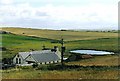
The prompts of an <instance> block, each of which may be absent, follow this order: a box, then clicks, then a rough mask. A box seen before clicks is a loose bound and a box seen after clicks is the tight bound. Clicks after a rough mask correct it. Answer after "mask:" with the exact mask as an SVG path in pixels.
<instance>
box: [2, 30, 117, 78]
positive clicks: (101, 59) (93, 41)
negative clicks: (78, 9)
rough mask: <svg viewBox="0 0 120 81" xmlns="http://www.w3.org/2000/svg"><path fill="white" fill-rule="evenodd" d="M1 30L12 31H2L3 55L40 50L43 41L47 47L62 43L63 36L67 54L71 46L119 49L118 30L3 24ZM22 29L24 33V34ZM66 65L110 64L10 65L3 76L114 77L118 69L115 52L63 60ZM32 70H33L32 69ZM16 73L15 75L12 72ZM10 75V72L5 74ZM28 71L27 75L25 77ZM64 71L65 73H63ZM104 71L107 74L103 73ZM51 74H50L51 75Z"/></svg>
mask: <svg viewBox="0 0 120 81" xmlns="http://www.w3.org/2000/svg"><path fill="white" fill-rule="evenodd" d="M2 30H5V31H9V32H12V33H14V34H2V46H3V47H6V48H7V50H6V51H2V57H3V58H11V57H14V55H16V54H17V53H18V52H20V51H30V49H34V50H41V49H42V46H43V45H45V46H46V47H48V48H52V47H53V46H56V45H57V46H58V47H59V49H60V48H61V44H60V43H58V42H53V41H58V40H60V39H61V37H63V38H64V39H65V43H64V44H65V46H66V52H65V56H68V55H69V54H70V53H69V51H70V50H74V49H95V50H106V51H111V52H115V53H118V52H119V51H118V38H117V36H118V34H117V33H114V32H93V31H92V32H86V31H58V30H37V29H25V28H3V29H2ZM23 33H24V34H23ZM65 64H66V65H78V66H103V67H104V66H110V68H107V69H102V70H101V69H99V68H95V69H94V68H93V69H90V68H89V67H88V69H87V70H86V69H84V68H83V69H80V70H77V69H68V70H62V71H60V70H54V71H49V70H47V71H42V70H34V69H20V70H16V69H11V70H7V71H3V78H4V79H8V78H10V79H11V78H22V79H23V78H44V79H59V78H60V79H69V78H71V79H73V78H74V79H76V78H77V79H78V78H83V79H86V78H87V79H116V78H118V71H117V69H116V68H112V66H118V55H105V56H93V58H91V59H83V60H79V61H73V62H68V63H65ZM31 70H32V71H31ZM14 74H16V75H14ZM8 75H9V76H8ZM25 75H28V77H25ZM64 75H66V76H64ZM106 75H107V76H106ZM50 77H51V78H50Z"/></svg>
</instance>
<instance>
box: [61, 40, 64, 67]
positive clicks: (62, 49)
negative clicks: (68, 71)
mask: <svg viewBox="0 0 120 81" xmlns="http://www.w3.org/2000/svg"><path fill="white" fill-rule="evenodd" d="M61 45H62V46H61V64H62V66H63V55H64V52H65V46H64V41H63V39H62V40H61Z"/></svg>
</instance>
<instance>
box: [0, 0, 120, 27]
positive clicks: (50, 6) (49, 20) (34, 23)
mask: <svg viewBox="0 0 120 81" xmlns="http://www.w3.org/2000/svg"><path fill="white" fill-rule="evenodd" d="M118 1H119V0H0V26H1V27H3V26H9V27H10V26H12V27H13V26H14V27H33V28H44V29H117V28H118Z"/></svg>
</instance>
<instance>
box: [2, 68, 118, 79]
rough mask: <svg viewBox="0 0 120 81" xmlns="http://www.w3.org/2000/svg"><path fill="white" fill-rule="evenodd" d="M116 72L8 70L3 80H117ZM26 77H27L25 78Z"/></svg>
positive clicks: (92, 70) (93, 70) (4, 73)
mask: <svg viewBox="0 0 120 81" xmlns="http://www.w3.org/2000/svg"><path fill="white" fill-rule="evenodd" d="M117 74H118V71H116V70H112V69H110V70H95V69H91V70H90V68H89V69H87V70H86V69H82V70H78V71H77V70H71V71H70V70H66V71H64V70H63V71H61V70H60V71H59V70H58V71H57V70H53V71H41V70H33V69H29V70H17V71H16V70H8V71H4V72H3V75H2V77H3V78H4V79H11V78H13V79H21V78H22V79H117V78H118V76H117ZM26 75H27V76H26Z"/></svg>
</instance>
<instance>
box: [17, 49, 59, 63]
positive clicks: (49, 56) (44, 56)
mask: <svg viewBox="0 0 120 81" xmlns="http://www.w3.org/2000/svg"><path fill="white" fill-rule="evenodd" d="M19 55H21V56H22V58H23V59H26V58H27V57H28V56H29V55H31V56H32V57H33V59H34V60H36V61H37V62H50V61H57V60H59V59H61V55H60V52H59V51H57V52H53V51H51V50H41V51H31V52H19Z"/></svg>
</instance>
